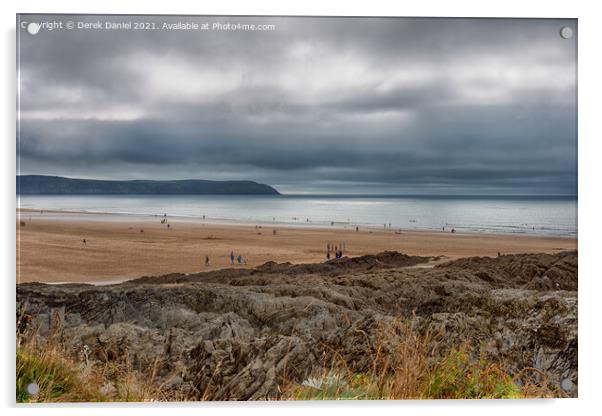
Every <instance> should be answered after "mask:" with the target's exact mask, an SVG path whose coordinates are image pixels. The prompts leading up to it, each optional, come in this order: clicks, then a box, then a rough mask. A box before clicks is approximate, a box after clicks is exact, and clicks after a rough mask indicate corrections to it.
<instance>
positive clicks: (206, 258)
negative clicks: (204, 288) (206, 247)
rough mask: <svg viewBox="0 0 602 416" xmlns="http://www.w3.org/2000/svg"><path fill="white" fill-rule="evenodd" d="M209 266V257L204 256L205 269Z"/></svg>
mask: <svg viewBox="0 0 602 416" xmlns="http://www.w3.org/2000/svg"><path fill="white" fill-rule="evenodd" d="M207 266H209V256H205V267H207Z"/></svg>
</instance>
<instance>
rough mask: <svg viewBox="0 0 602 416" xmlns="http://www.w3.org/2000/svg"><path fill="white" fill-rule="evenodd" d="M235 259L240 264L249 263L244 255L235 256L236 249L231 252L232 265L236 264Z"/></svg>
mask: <svg viewBox="0 0 602 416" xmlns="http://www.w3.org/2000/svg"><path fill="white" fill-rule="evenodd" d="M234 259H236V261H237V262H238V264H247V259H245V258H244V257H243V256H242V255H240V254H239V255H238V256H236V257H235V256H234V251H231V252H230V266H234Z"/></svg>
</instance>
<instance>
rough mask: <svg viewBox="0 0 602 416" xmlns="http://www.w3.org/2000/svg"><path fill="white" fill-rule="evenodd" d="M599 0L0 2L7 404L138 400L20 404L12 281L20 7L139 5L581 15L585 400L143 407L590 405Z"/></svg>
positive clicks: (100, 9) (257, 411) (597, 291)
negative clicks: (16, 401)
mask: <svg viewBox="0 0 602 416" xmlns="http://www.w3.org/2000/svg"><path fill="white" fill-rule="evenodd" d="M595 4H596V2H593V1H588V2H585V1H583V2H581V3H577V1H576V0H565V1H556V0H547V1H526V0H505V1H498V2H495V3H493V2H487V1H476V0H453V1H444V0H442V1H424V0H423V1H415V2H398V3H397V2H393V1H390V2H386V1H381V0H369V1H366V0H364V1H355V0H337V1H326V0H294V1H275V0H272V1H267V0H252V1H244V0H239V1H223V0H222V1H214V2H202V1H180V0H170V1H160V0H147V1H144V2H139V1H131V0H129V1H126V0H105V1H100V0H97V1H87V2H83V1H81V0H53V1H48V0H46V1H44V0H28V1H27V2H21V3H18V2H17V1H16V0H15V1H10V2H9V1H3V2H2V3H1V5H0V8H1V11H2V13H1V14H0V19H1V22H2V23H1V24H2V48H3V53H2V60H1V62H2V65H1V71H2V77H1V80H2V83H3V88H2V91H4V94H3V95H4V96H3V99H2V100H1V101H0V103H1V104H0V105H1V107H2V109H1V111H0V114H1V117H2V126H3V127H4V137H3V140H2V144H3V148H2V158H3V160H2V162H3V163H1V172H2V181H0V186H1V188H2V196H3V199H2V201H3V203H2V204H1V209H2V220H3V221H2V224H3V225H4V228H5V229H4V230H3V233H2V237H3V238H2V250H1V253H2V263H1V264H2V265H3V266H4V268H3V269H4V273H3V274H2V276H1V278H2V282H3V291H2V296H3V300H4V302H2V305H3V308H2V311H3V314H2V318H3V319H2V323H3V326H2V340H1V341H0V348H1V350H2V355H1V356H2V360H3V361H2V365H1V366H0V368H2V370H3V371H2V376H1V377H0V394H1V396H2V404H3V406H4V407H8V408H9V409H8V412H7V413H5V414H13V413H21V414H31V413H34V412H36V413H37V411H39V412H43V414H45V415H80V414H82V411H85V412H86V413H90V414H93V415H96V414H98V415H103V416H104V415H106V413H107V407H108V408H109V409H113V408H114V409H115V410H111V411H118V412H120V413H121V412H124V411H128V408H132V410H133V409H134V407H136V406H131V405H130V406H127V405H125V408H123V407H122V406H123V405H104V407H101V408H98V407H93V406H83V407H82V406H65V405H58V406H45V407H41V408H32V407H31V406H28V407H16V406H15V405H14V404H13V403H14V372H13V371H14V357H15V355H14V322H15V318H14V316H15V315H14V313H15V312H14V311H15V308H14V305H15V299H14V293H15V292H14V283H15V171H16V170H15V166H16V162H15V96H16V81H15V80H16V75H15V14H16V13H17V12H20V13H124V14H127V13H137V14H178V13H180V14H218V15H219V14H238V15H241V14H266V15H338V16H354V15H355V16H360V15H365V16H449V17H452V16H460V17H462V16H463V17H564V18H578V19H579V29H578V30H579V133H580V134H579V136H580V137H579V140H578V142H579V267H580V271H579V281H580V284H579V362H580V366H579V399H572V400H544V401H537V400H529V401H504V402H499V401H496V402H482V401H479V402H466V401H455V402H450V401H437V402H433V401H430V402H386V403H385V402H352V403H351V402H340V403H321V402H311V403H299V402H295V403H283V402H277V403H234V404H231V403H213V404H211V403H210V404H204V403H200V404H178V405H174V404H167V405H157V406H153V407H146V408H145V409H144V412H145V413H146V414H147V415H149V416H150V415H164V414H165V413H168V412H173V409H171V408H174V407H175V408H177V411H178V412H179V413H180V412H181V413H186V414H188V413H190V414H192V413H194V414H199V413H201V412H203V413H207V412H209V413H219V414H240V413H241V412H244V413H245V416H246V415H251V416H253V415H261V416H264V415H276V414H278V415H279V414H282V413H286V414H292V415H304V416H306V415H307V414H308V413H320V414H322V413H327V412H328V413H335V412H336V413H339V412H341V413H343V412H344V413H345V414H347V415H349V414H350V415H365V414H366V412H370V411H373V410H376V411H378V412H382V413H387V414H396V413H400V412H404V413H408V414H412V413H420V414H421V415H422V414H431V413H436V414H439V415H441V414H444V415H445V416H448V415H454V414H459V415H468V414H478V415H482V414H483V413H484V412H486V413H487V414H490V415H497V414H500V415H504V416H507V415H508V413H515V412H520V413H523V412H525V413H526V412H534V413H540V412H545V413H546V414H547V415H554V414H562V415H566V414H567V413H569V412H570V413H572V414H577V413H581V412H586V413H590V412H591V410H593V409H594V408H595V406H596V405H597V404H598V403H597V402H598V397H599V395H600V394H599V391H598V390H599V388H600V386H601V385H602V383H601V382H600V379H601V374H602V371H601V370H602V368H601V366H600V360H599V358H598V355H599V354H598V350H599V347H600V345H601V343H600V341H601V336H600V332H599V331H600V329H601V328H602V326H601V325H600V321H599V317H600V316H601V313H600V309H599V308H598V307H597V306H598V304H600V300H599V296H600V295H602V290H601V289H602V287H601V284H600V280H601V279H602V276H600V274H601V273H600V271H599V270H598V269H597V268H596V266H597V265H596V260H598V258H599V255H598V253H597V251H598V250H599V248H598V246H599V239H600V238H601V237H602V234H601V231H602V230H601V227H600V224H601V221H600V216H601V215H600V212H602V206H601V204H600V200H601V197H600V192H601V189H602V186H600V184H599V183H598V179H602V175H601V174H600V173H601V172H600V166H601V165H602V163H601V159H600V158H601V157H602V154H601V152H600V149H601V146H600V140H602V134H601V133H602V131H601V128H600V121H599V120H600V119H601V118H602V117H601V116H600V114H599V112H600V110H599V109H600V105H599V103H598V101H599V95H600V93H601V92H602V91H601V88H600V81H599V78H600V74H602V65H601V58H600V53H599V50H600V41H601V40H602V36H601V32H602V30H601V28H602V15H601V14H600V13H596V11H597V10H596V8H595Z"/></svg>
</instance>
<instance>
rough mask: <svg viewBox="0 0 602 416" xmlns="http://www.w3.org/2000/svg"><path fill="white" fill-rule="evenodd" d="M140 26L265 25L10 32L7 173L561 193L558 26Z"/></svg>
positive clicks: (303, 22)
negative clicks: (12, 143)
mask: <svg viewBox="0 0 602 416" xmlns="http://www.w3.org/2000/svg"><path fill="white" fill-rule="evenodd" d="M55 18H57V19H58V18H60V17H55ZM68 19H70V20H75V21H95V20H98V19H99V17H96V16H86V17H69V18H68ZM68 19H67V18H63V19H62V20H64V21H66V20H68ZM111 19H112V20H114V21H119V20H131V19H130V18H129V17H113V18H111ZM145 19H146V20H147V21H148V20H154V21H155V22H157V24H160V23H161V22H162V21H164V20H165V21H169V22H176V21H183V20H188V21H190V20H194V21H197V22H199V23H201V22H204V21H208V22H212V21H216V20H217V21H221V22H224V23H225V22H242V23H256V24H257V23H259V24H264V23H274V24H275V25H276V31H273V32H218V31H211V32H185V31H179V32H164V31H150V32H143V31H129V32H122V31H53V32H43V33H42V32H41V33H40V34H38V35H35V36H31V35H28V34H27V33H25V32H21V33H20V65H21V66H20V80H21V83H20V91H21V113H20V114H21V130H20V146H19V157H20V162H21V163H20V169H21V173H23V174H30V173H40V174H56V175H64V176H81V177H99V178H186V177H195V178H209V179H211V178H213V179H233V178H238V179H240V178H248V179H254V180H258V181H263V182H267V183H270V184H273V185H276V186H277V187H279V188H280V189H282V190H284V191H292V192H316V191H317V192H322V191H325V192H362V193H365V192H380V193H396V192H414V193H419V192H422V191H424V192H462V193H550V194H554V193H562V194H566V193H576V140H577V138H576V102H575V93H576V77H575V71H576V60H575V59H576V46H575V45H576V43H575V39H571V40H564V39H562V38H561V37H560V36H559V30H560V28H561V27H562V26H563V25H570V26H572V27H573V28H574V29H575V32H576V22H575V21H571V20H567V21H559V20H520V19H516V20H508V19H495V20H482V19H443V20H442V19H389V18H386V19H335V18H298V19H288V18H261V17H255V18H234V17H232V18H205V17H196V18H191V17H188V18H185V17H183V18H177V17H169V18H159V17H152V18H145ZM22 20H28V21H44V20H49V17H47V16H46V17H40V16H23V17H22ZM101 20H102V18H101Z"/></svg>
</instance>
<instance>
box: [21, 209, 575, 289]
mask: <svg viewBox="0 0 602 416" xmlns="http://www.w3.org/2000/svg"><path fill="white" fill-rule="evenodd" d="M29 212H31V214H32V215H31V220H30V219H29V218H28V217H29V216H28V215H18V218H17V222H16V227H17V282H18V283H22V282H33V281H38V282H44V283H53V282H55V283H56V282H63V283H72V282H81V283H89V284H97V283H105V284H106V283H108V282H116V281H118V280H121V281H124V280H129V279H134V278H138V277H142V276H158V275H163V274H170V273H197V272H200V271H213V270H218V269H224V268H226V269H227V268H249V267H256V266H259V265H261V264H264V263H266V262H269V261H274V262H277V263H286V262H290V263H293V264H300V263H320V262H324V261H326V260H327V257H326V248H327V245H330V246H331V248H332V247H333V246H337V247H339V246H341V247H343V255H344V256H347V257H356V256H361V255H367V254H376V253H379V252H383V251H398V252H400V253H405V254H408V255H415V256H423V257H441V260H439V261H440V262H443V261H447V260H453V259H457V258H461V257H475V256H479V257H483V256H491V257H496V256H497V254H498V253H500V254H519V253H557V252H560V251H571V250H576V249H577V239H576V238H574V237H566V236H543V235H524V234H488V233H463V232H456V233H453V234H452V233H450V232H443V231H425V230H402V231H401V232H399V231H396V230H395V229H387V230H384V229H370V228H366V227H360V229H359V231H355V227H353V228H351V227H348V228H345V227H337V226H334V227H329V228H319V227H311V226H306V225H303V226H294V225H292V226H291V225H288V224H275V225H271V224H270V225H267V226H266V225H257V226H253V225H248V224H245V225H238V224H226V225H224V224H215V223H210V222H207V221H204V222H203V221H186V220H174V219H173V218H170V217H168V218H169V223H170V228H167V227H166V225H165V224H161V223H160V220H161V219H162V217H154V216H151V217H149V216H142V217H132V216H125V215H118V214H100V215H99V214H90V213H73V212H68V213H66V212H64V211H59V212H53V213H50V212H48V213H44V214H41V215H40V214H37V215H36V214H35V213H34V212H32V211H29ZM20 213H21V214H22V213H28V211H21V212H20ZM20 221H23V223H24V225H22V224H21V223H20ZM84 239H85V240H86V243H84V242H83V240H84ZM231 252H234V254H235V261H234V264H233V265H232V264H231V263H230V259H229V255H230V253H231ZM238 255H240V256H241V263H240V264H239V263H238V259H237V257H238ZM206 256H207V257H209V259H210V262H209V265H205V257H206ZM331 258H334V253H331Z"/></svg>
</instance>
